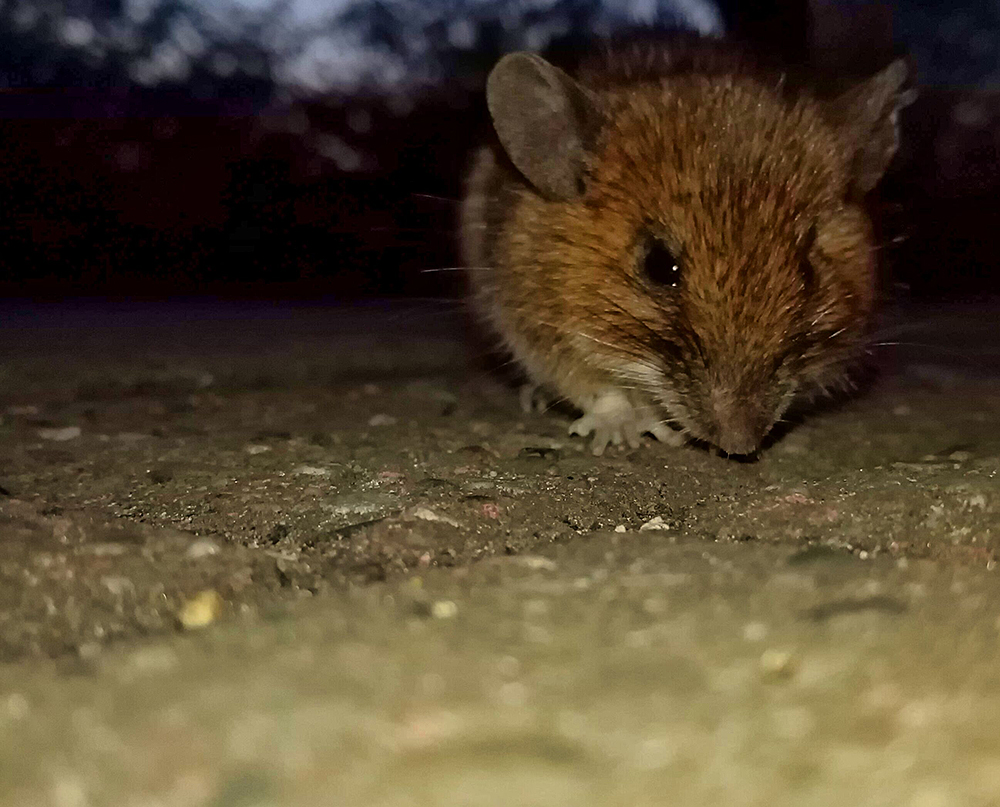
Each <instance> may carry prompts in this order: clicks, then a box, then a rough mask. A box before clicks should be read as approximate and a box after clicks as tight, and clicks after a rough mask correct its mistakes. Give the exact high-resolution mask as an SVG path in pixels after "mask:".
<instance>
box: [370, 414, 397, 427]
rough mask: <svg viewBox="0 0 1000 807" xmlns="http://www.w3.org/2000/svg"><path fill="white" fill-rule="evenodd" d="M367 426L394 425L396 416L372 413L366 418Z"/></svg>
mask: <svg viewBox="0 0 1000 807" xmlns="http://www.w3.org/2000/svg"><path fill="white" fill-rule="evenodd" d="M368 425H369V426H395V425H396V418H394V417H393V416H392V415H381V414H379V415H372V416H371V417H370V418H368Z"/></svg>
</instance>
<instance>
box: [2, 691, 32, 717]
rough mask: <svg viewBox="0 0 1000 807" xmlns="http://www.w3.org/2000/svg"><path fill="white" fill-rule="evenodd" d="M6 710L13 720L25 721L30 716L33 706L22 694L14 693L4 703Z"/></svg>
mask: <svg viewBox="0 0 1000 807" xmlns="http://www.w3.org/2000/svg"><path fill="white" fill-rule="evenodd" d="M4 710H5V711H6V712H7V716H8V717H9V718H10V719H11V720H23V719H24V718H26V717H27V716H28V712H29V711H30V710H31V706H30V705H29V704H28V699H27V698H25V697H24V695H22V694H21V693H20V692H12V693H11V694H10V695H8V696H7V700H6V701H5V702H4Z"/></svg>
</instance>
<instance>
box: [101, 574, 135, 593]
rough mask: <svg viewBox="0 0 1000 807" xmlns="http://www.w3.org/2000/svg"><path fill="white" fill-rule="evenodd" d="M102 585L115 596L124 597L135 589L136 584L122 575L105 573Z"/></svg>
mask: <svg viewBox="0 0 1000 807" xmlns="http://www.w3.org/2000/svg"><path fill="white" fill-rule="evenodd" d="M101 585H102V586H104V587H105V588H106V589H107V590H108V591H109V592H111V595H112V596H114V597H119V598H121V597H124V596H125V594H126V593H128V592H134V591H135V584H134V583H133V582H132V581H131V580H130V579H129V578H127V577H123V576H122V575H112V574H109V575H105V576H104V577H102V578H101Z"/></svg>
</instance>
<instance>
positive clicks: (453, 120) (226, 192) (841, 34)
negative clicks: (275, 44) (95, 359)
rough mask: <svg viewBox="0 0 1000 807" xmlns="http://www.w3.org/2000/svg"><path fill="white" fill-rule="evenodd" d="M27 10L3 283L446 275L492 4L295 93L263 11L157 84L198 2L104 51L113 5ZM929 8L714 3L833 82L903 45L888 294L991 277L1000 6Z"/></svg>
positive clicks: (14, 57) (6, 146) (399, 283)
mask: <svg viewBox="0 0 1000 807" xmlns="http://www.w3.org/2000/svg"><path fill="white" fill-rule="evenodd" d="M359 5H363V6H364V15H363V16H361V17H358V16H357V15H356V16H355V18H342V19H340V20H339V21H337V22H336V24H338V25H342V26H343V25H348V24H350V25H354V26H355V27H356V28H358V29H359V30H363V32H364V35H365V36H366V37H368V38H369V40H371V41H374V42H377V43H378V44H379V47H382V48H384V52H386V53H389V52H393V49H394V48H395V49H396V50H397V51H405V50H406V48H407V45H406V43H405V42H402V41H397V40H398V39H399V38H400V37H401V36H402V34H399V33H398V32H397V28H398V26H399V25H400V24H401V20H400V19H398V18H399V17H400V16H401V15H400V12H399V9H400V4H399V3H396V4H395V5H392V4H390V3H386V4H384V5H381V4H378V3H371V2H368V3H363V4H359ZM404 5H405V4H404ZM482 5H483V4H480V6H482ZM959 6H961V4H959ZM194 7H195V8H197V6H194ZM277 7H280V4H277V5H276V8H277ZM414 7H416V6H414ZM599 7H600V4H599V3H595V2H587V0H579V2H558V3H556V4H555V5H554V6H552V7H551V8H550V9H549V10H548V11H546V12H545V13H546V14H549V15H556V16H558V15H562V17H563V18H565V19H568V20H569V21H570V23H569V24H568V25H563V26H562V27H559V26H556V29H555V33H553V34H552V35H551V36H550V37H549V39H548V47H549V48H550V50H555V51H559V50H560V49H562V50H565V49H567V48H573V47H575V46H576V45H577V44H578V43H579V42H580V41H581V40H582V39H583V38H584V37H583V36H582V35H581V34H580V33H579V32H581V31H589V30H591V28H592V27H593V26H592V25H591V23H592V21H593V18H594V15H596V14H598V12H599ZM26 8H27V9H30V8H31V7H30V6H29V5H26V4H24V3H21V4H11V3H6V4H4V5H3V6H2V7H0V76H2V84H3V88H2V89H0V189H2V190H0V294H2V295H3V296H6V297H15V298H44V299H52V298H60V297H73V296H80V295H98V296H112V297H140V298H151V299H156V298H167V297H175V296H188V295H219V296H226V297H242V296H249V297H260V298H283V297H294V298H317V297H323V298H329V297H335V298H356V297H372V296H379V297H384V296H409V297H415V296H420V297H449V296H454V295H456V294H459V293H460V291H461V273H460V272H458V271H454V268H455V267H457V266H458V263H459V258H458V257H457V254H456V249H455V218H456V213H457V209H456V208H457V200H458V198H459V195H460V193H461V176H462V171H463V168H464V165H465V163H466V160H467V157H468V152H469V150H470V148H472V147H473V146H474V145H475V143H476V142H477V141H478V140H479V139H480V137H481V136H482V134H483V132H484V131H485V127H486V125H487V121H486V116H485V109H484V104H483V101H482V97H481V93H482V83H483V80H484V77H485V73H486V71H487V70H488V69H489V67H490V65H491V64H492V63H493V62H494V61H495V59H496V58H497V56H498V55H499V54H500V53H502V52H503V51H504V50H508V49H512V48H511V45H512V44H514V45H516V44H517V41H516V38H514V39H512V35H511V33H510V31H506V30H505V29H504V28H503V27H502V26H501V25H500V23H498V22H497V21H496V20H490V19H489V18H488V17H483V18H481V19H478V20H477V22H476V26H477V27H476V29H475V30H476V35H475V41H474V43H473V44H471V45H470V44H469V43H467V42H466V43H464V45H463V44H461V43H460V45H455V43H454V39H455V37H454V36H450V35H449V32H448V31H447V30H446V29H445V28H441V30H437V29H434V28H433V25H438V26H439V28H440V25H439V24H438V23H431V24H429V31H428V32H425V33H427V36H428V41H430V42H431V43H432V45H433V43H435V42H437V48H438V50H437V61H436V62H435V65H436V66H435V68H434V69H433V70H429V71H425V72H423V73H420V76H419V81H416V82H411V83H409V84H407V83H406V82H404V84H406V86H404V87H403V88H402V89H396V90H393V89H392V88H391V87H390V88H388V89H387V88H386V86H385V85H384V84H379V83H378V82H377V81H369V80H361V81H358V82H357V83H356V84H355V86H353V87H352V88H350V89H348V90H345V89H344V87H343V86H337V87H331V88H321V89H319V90H314V91H312V92H304V91H301V90H290V89H289V86H288V82H287V80H286V77H285V76H284V75H283V74H282V73H281V69H280V65H279V64H278V59H277V57H276V56H275V54H274V52H273V50H272V49H269V48H268V47H266V46H265V45H263V44H261V43H262V42H266V41H267V36H266V34H267V31H262V28H261V26H264V27H266V25H267V20H266V19H265V20H264V21H263V22H261V20H260V19H257V20H255V21H253V22H251V23H247V24H246V25H244V26H243V27H242V28H240V27H237V28H236V29H235V33H233V32H232V31H231V32H230V33H228V34H226V35H225V36H217V37H216V38H215V39H212V36H213V34H212V33H211V31H209V32H208V33H206V34H205V35H204V36H203V37H202V40H201V42H200V43H199V42H198V40H197V38H195V40H194V42H195V44H194V45H192V46H191V48H190V49H189V50H190V53H188V54H187V56H186V61H185V63H184V64H183V65H182V67H181V68H176V65H175V66H174V67H173V68H172V67H171V66H170V64H169V63H168V62H169V60H167V62H163V61H162V59H161V67H162V65H163V64H166V65H167V66H166V67H163V69H162V70H161V75H159V76H157V77H156V78H155V79H153V78H151V77H150V75H148V74H144V73H143V72H142V69H141V68H137V64H139V65H141V64H142V63H143V62H142V59H143V58H146V60H147V62H154V61H155V59H156V58H158V56H157V54H158V51H157V50H156V48H157V43H160V42H162V41H163V40H164V37H165V36H168V35H169V34H170V32H171V31H172V30H175V29H174V28H172V26H174V23H175V22H176V20H177V19H178V18H179V17H180V16H184V18H185V19H188V20H190V19H195V21H196V22H197V20H198V17H197V15H195V16H194V17H192V15H191V14H190V11H191V8H192V6H191V5H190V4H189V5H188V6H185V5H184V4H183V3H177V2H167V3H162V4H160V5H158V6H156V7H155V8H156V10H155V12H154V13H152V14H151V15H149V16H148V17H146V18H143V19H142V20H141V22H140V23H137V24H135V25H134V26H133V27H134V28H135V30H136V31H137V32H138V36H134V37H133V39H134V41H133V42H132V43H131V44H130V45H129V46H128V48H117V49H116V48H115V47H100V48H98V47H90V48H88V47H81V45H80V40H81V39H86V37H87V34H88V29H87V27H86V26H87V25H91V26H92V28H93V30H99V31H104V30H105V29H107V28H108V26H112V25H113V24H114V21H115V20H116V19H117V18H118V17H120V16H121V15H122V13H123V7H122V6H121V5H120V4H117V3H115V2H105V3H103V4H102V3H91V4H83V5H79V4H77V5H76V6H72V5H67V6H66V8H65V9H64V11H65V13H64V14H59V13H53V12H50V11H47V12H42V11H37V15H36V16H35V17H34V18H33V19H31V20H30V23H31V24H30V25H26V24H25V19H26V17H25V15H26V14H29V12H26V11H25V10H24V9H26ZM47 8H50V9H51V8H52V7H47ZM941 9H942V10H935V6H934V4H929V3H911V4H910V5H909V6H903V5H900V4H897V5H896V6H895V7H890V6H888V5H885V4H882V3H869V2H860V1H859V0H844V1H843V2H833V1H832V0H830V1H829V2H820V1H819V0H811V1H809V0H792V1H791V2H776V1H775V2H754V3H751V2H743V3H740V2H735V1H734V0H730V1H729V2H726V3H724V4H722V6H721V7H720V12H721V17H722V20H723V21H724V25H725V28H726V30H727V31H729V32H730V33H731V34H732V35H734V36H735V37H736V38H739V39H742V40H744V41H747V42H749V43H751V44H752V45H753V46H754V47H756V48H757V49H759V50H761V51H762V52H764V53H766V54H768V55H769V56H777V57H780V58H781V59H783V60H785V61H786V62H788V63H790V64H791V65H793V66H796V67H803V66H808V67H809V68H811V69H815V70H816V71H817V74H818V75H819V76H820V77H821V78H822V80H823V81H824V83H825V85H826V86H829V87H833V86H835V85H838V84H843V83H845V82H846V81H848V80H849V79H851V78H852V77H856V76H861V75H864V74H867V73H869V72H871V71H874V70H876V69H878V68H879V67H881V66H883V65H884V64H885V63H887V62H888V61H889V60H890V59H891V58H892V57H893V56H894V55H897V54H900V53H903V54H909V55H910V56H911V58H912V59H913V62H914V65H915V67H916V71H917V73H916V75H917V80H918V83H919V85H920V89H921V95H920V98H919V100H918V101H917V102H916V103H915V104H914V105H913V106H911V107H909V108H908V109H907V110H906V111H905V113H904V116H903V127H904V145H903V148H902V150H901V153H900V154H899V155H898V158H897V160H896V162H895V164H894V166H893V168H892V171H891V173H890V175H889V177H888V178H887V180H886V182H885V183H884V184H883V186H882V188H881V189H880V190H879V192H878V193H877V194H876V195H874V196H873V198H872V206H873V209H874V211H875V213H876V217H877V221H878V226H879V232H880V239H881V241H882V244H883V250H882V254H883V256H884V264H885V266H886V269H887V273H888V274H887V282H886V285H887V288H888V289H889V290H890V293H891V294H893V295H906V296H915V297H928V296H931V297H937V296H940V295H947V296H950V297H955V296H957V297H968V296H977V295H983V294H988V293H997V292H1000V272H998V271H997V270H996V262H997V246H996V243H997V238H996V232H997V227H998V225H1000V205H998V203H997V201H996V200H997V198H998V192H1000V156H998V155H1000V104H998V102H997V101H998V98H1000V91H998V89H997V87H1000V59H997V56H996V54H997V51H998V45H997V39H998V34H997V32H998V31H1000V18H998V16H997V14H998V13H997V12H996V11H990V4H982V8H979V7H978V6H975V5H974V4H970V5H969V8H968V9H966V10H963V9H962V8H961V7H959V12H958V16H959V23H956V22H955V19H956V17H955V14H956V11H955V9H956V6H955V5H954V4H949V5H943V4H942V6H941ZM945 9H946V10H947V11H946V10H945ZM279 10H280V9H279ZM276 13H277V12H276ZM359 13H360V12H359ZM19 15H20V16H19ZM67 20H69V23H67ZM536 22H537V20H536ZM662 22H663V23H664V24H669V23H670V20H668V19H666V18H664V19H663V20H662ZM67 25H69V26H70V27H67ZM72 25H76V26H77V27H76V28H72ZM81 25H82V28H81ZM963 26H964V27H963ZM209 27H210V26H208V24H207V23H206V29H207V28H209ZM435 37H436V39H435ZM288 47H291V48H295V47H298V48H300V49H302V50H304V49H306V48H308V47H309V44H308V41H307V40H306V39H305V38H303V40H302V41H301V42H299V43H294V42H293V43H292V44H291V45H287V44H286V48H288ZM160 55H162V54H160ZM175 68H176V69H175ZM171 70H173V72H171ZM419 72H420V71H419V70H418V69H417V68H413V74H414V75H416V74H417V73H419Z"/></svg>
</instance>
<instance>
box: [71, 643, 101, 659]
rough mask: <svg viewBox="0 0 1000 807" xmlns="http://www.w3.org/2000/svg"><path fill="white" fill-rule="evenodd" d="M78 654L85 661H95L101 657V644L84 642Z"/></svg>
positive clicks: (79, 647) (77, 651) (77, 650)
mask: <svg viewBox="0 0 1000 807" xmlns="http://www.w3.org/2000/svg"><path fill="white" fill-rule="evenodd" d="M76 653H77V655H78V656H79V657H80V658H81V659H82V660H83V661H93V660H94V659H96V658H97V657H98V656H99V655H101V643H100V642H84V643H83V644H81V645H79V646H78V647H77V648H76Z"/></svg>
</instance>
